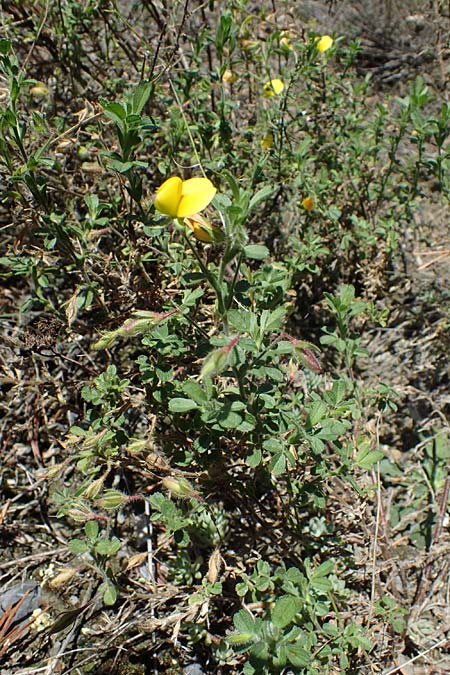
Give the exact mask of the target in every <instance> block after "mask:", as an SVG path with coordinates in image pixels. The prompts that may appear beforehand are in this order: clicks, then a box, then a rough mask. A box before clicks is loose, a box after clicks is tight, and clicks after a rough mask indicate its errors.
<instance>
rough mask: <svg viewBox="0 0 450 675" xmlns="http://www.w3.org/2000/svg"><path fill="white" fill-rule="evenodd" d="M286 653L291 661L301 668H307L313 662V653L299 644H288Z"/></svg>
mask: <svg viewBox="0 0 450 675" xmlns="http://www.w3.org/2000/svg"><path fill="white" fill-rule="evenodd" d="M286 655H287V657H288V660H289V663H291V664H292V665H293V666H297V667H299V668H305V667H306V666H308V665H309V664H310V663H311V654H309V653H308V652H307V651H306V649H303V647H300V645H297V644H290V645H286Z"/></svg>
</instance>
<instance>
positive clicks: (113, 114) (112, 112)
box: [100, 99, 127, 127]
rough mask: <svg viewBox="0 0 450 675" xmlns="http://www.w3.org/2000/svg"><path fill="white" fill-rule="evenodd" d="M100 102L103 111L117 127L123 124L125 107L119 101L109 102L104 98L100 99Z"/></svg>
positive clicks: (125, 114)
mask: <svg viewBox="0 0 450 675" xmlns="http://www.w3.org/2000/svg"><path fill="white" fill-rule="evenodd" d="M100 103H101V105H102V107H103V111H104V113H105V115H106V116H107V117H109V119H110V120H112V121H113V122H115V123H116V124H117V125H118V126H119V127H122V126H123V122H124V121H125V118H126V116H127V113H126V111H125V108H124V107H123V105H122V104H121V103H116V102H115V101H112V102H109V101H105V100H104V99H100Z"/></svg>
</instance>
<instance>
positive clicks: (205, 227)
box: [184, 213, 225, 244]
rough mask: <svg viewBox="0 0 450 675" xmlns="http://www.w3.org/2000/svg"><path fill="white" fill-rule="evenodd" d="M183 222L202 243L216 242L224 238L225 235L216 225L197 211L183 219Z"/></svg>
mask: <svg viewBox="0 0 450 675" xmlns="http://www.w3.org/2000/svg"><path fill="white" fill-rule="evenodd" d="M184 224H185V225H187V226H188V227H190V228H191V230H192V232H193V233H194V237H195V238H196V239H197V240H198V241H202V242H203V243H204V244H218V243H220V242H221V241H223V240H224V239H225V235H224V233H223V232H222V230H221V229H220V227H217V225H213V224H212V223H210V222H208V221H207V220H205V218H203V217H202V216H200V215H199V214H198V213H197V214H195V215H193V216H190V217H189V218H185V219H184Z"/></svg>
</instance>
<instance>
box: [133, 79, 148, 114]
mask: <svg viewBox="0 0 450 675" xmlns="http://www.w3.org/2000/svg"><path fill="white" fill-rule="evenodd" d="M151 93H152V84H151V82H139V84H138V86H137V87H136V91H135V92H134V96H133V101H132V107H133V113H135V114H137V115H139V114H140V113H141V112H142V110H143V108H144V106H145V104H146V103H147V101H148V99H149V98H150V94H151Z"/></svg>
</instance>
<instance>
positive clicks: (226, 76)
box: [222, 68, 238, 84]
mask: <svg viewBox="0 0 450 675" xmlns="http://www.w3.org/2000/svg"><path fill="white" fill-rule="evenodd" d="M237 79H238V76H237V75H236V73H233V71H232V70H230V69H229V68H226V69H225V70H224V71H223V74H222V82H228V83H229V84H233V82H236V80H237Z"/></svg>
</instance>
